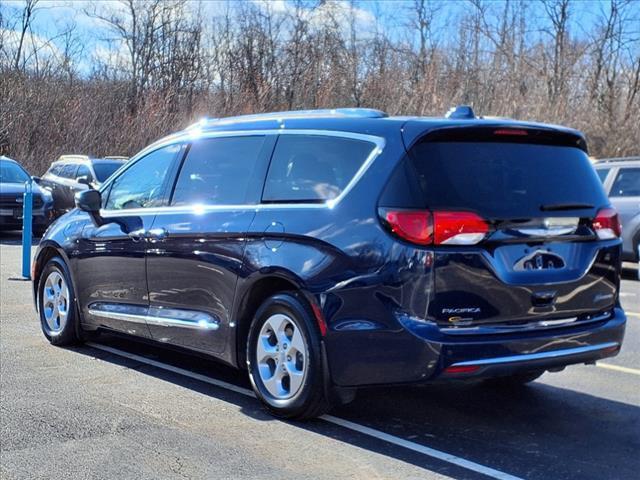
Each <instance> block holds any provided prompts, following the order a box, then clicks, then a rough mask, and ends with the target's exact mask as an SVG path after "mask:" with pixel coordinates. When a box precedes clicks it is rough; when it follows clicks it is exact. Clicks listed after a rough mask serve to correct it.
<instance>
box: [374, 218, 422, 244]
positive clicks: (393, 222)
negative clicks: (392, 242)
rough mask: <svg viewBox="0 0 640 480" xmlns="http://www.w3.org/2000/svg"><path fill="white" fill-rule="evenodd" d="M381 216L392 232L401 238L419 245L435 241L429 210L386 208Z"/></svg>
mask: <svg viewBox="0 0 640 480" xmlns="http://www.w3.org/2000/svg"><path fill="white" fill-rule="evenodd" d="M380 214H381V215H380V216H381V217H382V218H383V219H384V220H385V222H386V223H387V225H388V226H389V228H390V229H391V232H393V233H395V234H396V235H397V236H399V237H400V238H402V239H404V240H407V241H408V242H411V243H417V244H419V245H429V244H431V242H432V241H433V222H432V220H431V212H430V211H429V210H386V209H381V211H380Z"/></svg>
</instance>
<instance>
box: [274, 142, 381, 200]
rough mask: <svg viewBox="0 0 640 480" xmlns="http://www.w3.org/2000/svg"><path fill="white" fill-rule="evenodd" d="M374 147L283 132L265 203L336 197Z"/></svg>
mask: <svg viewBox="0 0 640 480" xmlns="http://www.w3.org/2000/svg"><path fill="white" fill-rule="evenodd" d="M374 148H375V144H374V143H371V142H367V141H363V140H357V139H352V138H343V137H332V136H322V135H282V136H280V138H279V139H278V143H277V144H276V148H275V151H274V153H273V157H272V159H271V165H270V166H269V173H268V174H267V180H266V183H265V187H264V193H263V195H262V200H263V201H264V202H323V201H326V200H332V199H334V198H336V197H337V196H338V195H340V193H341V192H342V190H344V189H345V187H346V186H347V185H348V184H349V182H350V181H351V179H352V178H353V177H354V176H355V174H356V172H357V171H358V170H359V169H360V167H361V166H362V165H363V163H364V162H365V160H366V159H367V157H368V156H369V155H370V154H371V152H372V150H373V149H374Z"/></svg>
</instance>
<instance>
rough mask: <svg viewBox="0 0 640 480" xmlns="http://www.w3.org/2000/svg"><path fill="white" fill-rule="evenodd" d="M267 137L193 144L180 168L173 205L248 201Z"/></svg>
mask: <svg viewBox="0 0 640 480" xmlns="http://www.w3.org/2000/svg"><path fill="white" fill-rule="evenodd" d="M264 141H265V137H264V136H247V137H221V138H204V139H201V140H198V141H195V142H193V144H192V145H191V148H190V149H189V153H188V154H187V158H186V159H185V161H184V164H183V165H182V168H181V169H180V174H179V175H178V181H177V183H176V188H175V190H174V193H173V199H172V201H171V204H172V205H191V204H205V205H239V204H243V203H245V202H246V200H247V194H248V193H249V192H248V191H249V188H250V185H251V177H252V174H253V173H254V172H255V169H256V165H257V161H258V158H259V157H260V151H261V149H262V147H263V145H264Z"/></svg>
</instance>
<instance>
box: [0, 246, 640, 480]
mask: <svg viewBox="0 0 640 480" xmlns="http://www.w3.org/2000/svg"><path fill="white" fill-rule="evenodd" d="M16 240H17V237H12V236H9V237H7V236H6V235H5V236H0V270H1V282H0V300H1V312H0V313H1V315H0V317H1V318H0V420H1V422H0V477H1V478H3V479H4V478H7V479H12V478H29V479H31V478H83V479H85V478H118V479H124V478H136V479H146V478H285V477H289V478H366V479H371V478H428V479H430V478H447V477H448V478H470V479H473V478H488V477H493V478H504V479H509V478H531V479H549V478H576V479H577V478H580V479H605V478H620V479H623V478H624V479H626V478H636V475H637V472H638V471H639V470H640V455H638V452H639V451H640V282H638V281H637V280H635V276H634V275H635V273H633V272H627V273H626V274H625V279H624V280H623V282H622V297H621V298H622V303H623V305H624V307H625V309H626V310H627V311H628V312H629V321H628V327H627V335H626V339H625V344H624V346H623V350H622V353H621V354H620V355H619V356H618V357H615V358H612V359H607V360H606V362H600V363H599V364H598V366H596V367H593V366H575V367H570V368H567V369H566V370H565V371H563V372H560V373H548V374H546V375H544V376H543V377H542V378H541V379H540V380H539V381H537V382H534V383H533V384H532V385H531V386H529V387H525V388H521V389H517V390H511V391H499V390H491V389H489V388H486V387H481V386H429V387H421V388H384V389H382V388H377V389H367V390H363V391H360V392H359V393H358V396H357V398H356V400H355V401H354V402H353V403H352V404H350V405H347V406H344V407H341V408H339V409H337V410H335V411H333V412H331V416H329V417H326V418H325V419H321V420H316V421H312V422H307V423H292V422H282V421H278V420H275V419H273V418H271V417H269V416H268V415H266V414H265V413H264V412H263V411H262V409H261V407H260V405H259V404H258V402H257V400H255V399H254V398H253V397H252V396H251V395H247V393H248V381H247V380H246V378H245V377H244V375H242V374H240V373H238V372H236V371H234V370H233V369H230V368H228V367H225V366H222V365H220V364H218V363H216V362H214V361H211V360H204V359H202V358H195V357H191V356H189V355H185V354H178V353H175V352H170V351H167V350H163V349H161V348H158V347H154V346H149V345H142V344H139V343H136V342H133V341H131V340H127V339H122V338H117V337H111V336H103V337H100V339H99V342H97V343H94V344H91V345H85V346H82V347H77V348H71V349H62V348H56V347H52V346H50V345H48V343H47V342H46V340H45V339H44V337H43V336H42V334H41V333H40V328H39V325H38V321H37V317H36V314H35V312H34V310H33V307H32V302H31V292H30V288H31V287H30V283H28V282H20V281H13V280H9V277H14V276H17V275H18V273H19V272H20V264H19V262H20V247H19V246H18V245H17V243H18V242H17V241H16Z"/></svg>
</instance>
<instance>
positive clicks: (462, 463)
mask: <svg viewBox="0 0 640 480" xmlns="http://www.w3.org/2000/svg"><path fill="white" fill-rule="evenodd" d="M86 345H87V346H89V347H93V348H96V349H98V350H102V351H104V352H108V353H111V354H113V355H118V356H120V357H125V358H128V359H130V360H135V361H137V362H140V363H146V364H147V365H151V366H153V367H156V368H160V369H162V370H167V371H169V372H173V373H177V374H178V375H184V376H185V377H189V378H193V379H195V380H199V381H201V382H205V383H209V384H211V385H215V386H216V387H220V388H225V389H227V390H231V391H233V392H236V393H240V394H242V395H246V396H248V397H255V395H254V393H253V391H251V390H249V389H247V388H242V387H238V386H237V385H233V384H231V383H228V382H224V381H222V380H216V379H215V378H211V377H207V376H205V375H200V374H199V373H194V372H191V371H189V370H185V369H183V368H179V367H174V366H173V365H168V364H166V363H162V362H158V361H156V360H151V359H149V358H145V357H142V356H140V355H136V354H134V353H129V352H125V351H123V350H118V349H117V348H112V347H108V346H106V345H100V344H97V343H93V342H89V343H86ZM320 419H321V420H324V421H325V422H329V423H333V424H334V425H339V426H340V427H343V428H347V429H349V430H353V431H354V432H358V433H360V434H362V435H367V436H369V437H374V438H377V439H378V440H382V441H383V442H387V443H391V444H393V445H397V446H399V447H403V448H406V449H408V450H412V451H414V452H417V453H421V454H423V455H426V456H428V457H432V458H436V459H438V460H441V461H443V462H447V463H451V464H453V465H457V466H459V467H462V468H465V469H467V470H471V471H474V472H476V473H480V474H482V475H486V476H487V477H491V478H497V479H500V480H522V479H521V478H520V477H514V476H513V475H509V474H508V473H504V472H501V471H499V470H495V469H493V468H490V467H486V466H484V465H480V464H479V463H475V462H472V461H470V460H465V459H464V458H460V457H457V456H455V455H451V454H449V453H446V452H441V451H440V450H435V449H433V448H429V447H425V446H424V445H420V444H419V443H415V442H411V441H409V440H405V439H404V438H400V437H396V436H395V435H390V434H388V433H385V432H381V431H380V430H375V429H373V428H370V427H367V426H365V425H360V424H359V423H354V422H351V421H349V420H345V419H343V418H338V417H334V416H333V415H323V416H322V417H320Z"/></svg>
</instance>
